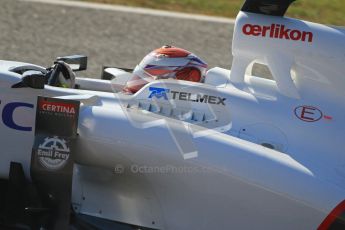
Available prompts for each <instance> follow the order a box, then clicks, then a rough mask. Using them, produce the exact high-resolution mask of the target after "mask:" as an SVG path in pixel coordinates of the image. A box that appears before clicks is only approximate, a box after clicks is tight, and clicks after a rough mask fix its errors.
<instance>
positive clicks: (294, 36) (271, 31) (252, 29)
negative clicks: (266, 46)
mask: <svg viewBox="0 0 345 230" xmlns="http://www.w3.org/2000/svg"><path fill="white" fill-rule="evenodd" d="M242 32H243V33H244V34H245V35H248V36H256V37H258V36H261V37H270V38H276V39H285V40H292V41H302V42H306V41H308V42H313V37H314V34H313V33H312V32H307V31H300V30H297V29H290V28H287V27H286V26H285V25H281V24H272V25H270V26H263V25H252V24H245V25H244V26H243V28H242Z"/></svg>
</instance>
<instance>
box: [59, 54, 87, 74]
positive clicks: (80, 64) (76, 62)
mask: <svg viewBox="0 0 345 230" xmlns="http://www.w3.org/2000/svg"><path fill="white" fill-rule="evenodd" d="M56 60H57V61H63V62H66V63H67V64H68V65H69V66H70V67H71V68H72V70H73V71H82V70H86V69H87V56H85V55H71V56H65V57H58V58H57V59H56Z"/></svg>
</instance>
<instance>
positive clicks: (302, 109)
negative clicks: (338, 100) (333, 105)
mask: <svg viewBox="0 0 345 230" xmlns="http://www.w3.org/2000/svg"><path fill="white" fill-rule="evenodd" d="M295 115H296V117H297V118H298V119H300V120H302V121H305V122H316V121H319V120H320V119H321V118H322V117H323V114H322V112H321V110H319V109H318V108H316V107H313V106H306V105H304V106H298V107H297V108H295ZM327 117H328V116H327Z"/></svg>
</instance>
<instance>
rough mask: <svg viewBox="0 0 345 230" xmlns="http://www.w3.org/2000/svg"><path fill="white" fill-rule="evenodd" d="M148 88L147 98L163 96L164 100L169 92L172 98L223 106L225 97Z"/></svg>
mask: <svg viewBox="0 0 345 230" xmlns="http://www.w3.org/2000/svg"><path fill="white" fill-rule="evenodd" d="M149 90H150V91H151V94H150V95H149V98H153V97H156V98H164V99H165V100H168V96H167V94H169V95H171V98H172V99H173V100H180V101H191V102H199V103H207V104H213V105H224V106H225V100H226V98H222V97H218V96H211V95H207V94H201V93H189V92H182V91H172V90H170V89H165V88H155V87H150V88H149Z"/></svg>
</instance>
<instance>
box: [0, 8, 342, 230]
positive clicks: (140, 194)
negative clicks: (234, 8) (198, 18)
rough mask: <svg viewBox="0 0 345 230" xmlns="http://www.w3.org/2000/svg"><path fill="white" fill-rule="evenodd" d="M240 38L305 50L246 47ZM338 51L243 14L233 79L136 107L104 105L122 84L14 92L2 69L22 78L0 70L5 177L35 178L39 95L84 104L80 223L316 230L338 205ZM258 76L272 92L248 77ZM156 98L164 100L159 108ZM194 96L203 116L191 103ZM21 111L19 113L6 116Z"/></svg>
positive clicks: (214, 72) (162, 84)
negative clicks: (255, 67)
mask: <svg viewBox="0 0 345 230" xmlns="http://www.w3.org/2000/svg"><path fill="white" fill-rule="evenodd" d="M247 24H251V25H253V26H255V25H258V26H270V25H272V24H277V25H285V26H286V27H289V28H292V29H295V30H299V31H306V32H311V33H312V34H313V35H312V36H313V37H312V39H311V40H312V41H311V42H310V39H309V40H308V38H309V37H308V38H306V39H307V40H305V41H302V40H298V41H293V40H291V39H278V38H274V36H273V37H269V36H268V33H269V32H268V29H266V36H263V30H262V29H258V27H255V28H254V29H253V31H251V32H253V33H249V30H248V31H246V32H248V33H247V34H245V33H244V32H243V27H244V26H245V25H247ZM247 28H249V27H247ZM261 28H263V27H261ZM260 31H261V32H260ZM259 32H260V33H261V34H259ZM301 33H302V32H301ZM297 35H298V33H297V32H296V36H297ZM309 36H311V35H310V34H309ZM278 37H279V36H278ZM344 39H345V33H344V31H342V30H340V29H335V28H332V27H327V26H322V25H318V24H314V23H309V22H302V21H297V20H293V19H287V18H278V17H267V16H259V15H253V14H249V13H243V12H241V13H240V14H239V15H238V18H237V22H236V26H235V32H234V40H233V55H234V63H233V69H232V71H230V70H225V69H221V68H213V69H211V70H209V72H208V73H207V76H206V81H205V82H204V83H191V82H185V81H173V80H171V81H169V80H164V81H155V82H152V83H150V84H148V85H146V86H145V87H144V88H142V89H141V90H140V91H139V92H137V93H136V94H135V95H132V96H131V95H123V94H119V93H112V92H111V91H112V90H114V91H118V90H120V89H121V85H122V84H121V83H119V82H121V79H123V78H121V77H118V78H117V79H115V80H113V81H112V82H111V81H105V80H95V79H78V80H77V83H78V84H80V86H81V89H79V90H77V89H65V88H57V87H52V86H45V89H42V90H38V89H30V88H20V89H11V86H12V85H13V84H15V83H17V82H19V81H20V80H21V75H19V74H16V73H13V72H10V71H9V69H10V68H11V67H14V66H21V65H24V64H21V63H15V62H6V61H2V62H0V69H1V70H0V88H1V91H0V100H1V104H0V113H1V114H2V122H1V123H0V130H1V132H0V140H1V143H2V145H1V146H2V150H1V161H0V175H1V177H7V175H8V170H9V165H10V162H11V161H17V162H20V163H22V164H23V166H24V167H25V170H26V173H27V175H28V176H29V166H30V157H31V156H30V152H31V147H32V143H33V138H34V130H33V126H34V120H35V107H36V105H35V103H36V99H37V96H38V95H41V96H50V97H64V98H70V99H78V100H80V101H81V102H82V107H81V111H80V116H79V129H78V132H79V138H78V144H77V145H78V151H77V155H76V162H77V165H76V166H75V173H74V184H73V205H74V207H75V210H76V211H77V212H80V213H83V214H87V215H92V216H96V217H100V218H105V219H109V220H114V221H120V222H124V223H130V224H134V225H139V226H144V227H150V228H157V229H171V230H175V229H186V230H190V229H199V230H201V229H254V228H255V229H316V228H318V226H319V225H320V223H321V222H322V221H323V220H324V219H325V217H326V216H327V215H328V213H329V212H330V211H331V210H332V209H333V208H334V207H335V206H337V204H339V203H340V202H341V201H343V200H344V199H345V157H344V147H345V143H344V130H345V117H344V114H345V105H344V96H345V95H344V92H345V91H344V86H345V76H344V73H345V46H344ZM253 62H259V63H264V64H267V65H268V67H269V68H270V70H271V72H272V75H273V77H274V80H269V79H263V78H258V77H255V76H250V74H249V75H248V73H250V71H248V68H249V69H250V68H251V64H252V63H253ZM114 71H115V70H114ZM117 71H120V70H117ZM246 72H247V75H246ZM117 76H121V74H120V75H117ZM123 76H124V77H128V74H126V73H123ZM152 87H153V88H159V89H165V90H166V89H168V90H169V91H164V92H163V94H162V95H160V96H158V97H157V95H152V93H153V90H152ZM86 89H87V90H86ZM101 91H104V92H101ZM175 91H176V93H173V92H175ZM177 92H179V93H177ZM181 92H182V94H181ZM184 92H186V93H187V94H184ZM164 93H165V94H164ZM188 93H190V96H188ZM198 94H199V96H203V95H208V101H209V102H210V100H211V103H204V102H202V103H201V102H193V101H187V100H185V99H186V98H187V99H188V98H189V99H194V98H195V97H198ZM164 95H166V96H167V99H168V100H166V99H165V96H164ZM181 95H182V96H181ZM174 96H175V99H174V98H173V97H174ZM213 97H214V98H213ZM210 98H212V99H210ZM220 101H222V102H223V103H224V104H222V103H220ZM17 102H20V103H26V104H20V105H18V104H16V105H17V107H15V109H14V110H10V109H9V107H8V106H7V105H9V104H11V103H17ZM212 102H214V103H212ZM30 105H32V106H30ZM6 106H7V107H6ZM9 119H12V121H13V123H15V124H16V125H17V126H19V129H21V128H24V129H26V131H23V130H18V127H17V128H13V124H12V125H11V124H10V125H9ZM28 129H29V130H28ZM264 146H266V147H264ZM268 147H270V148H273V149H270V148H268Z"/></svg>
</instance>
